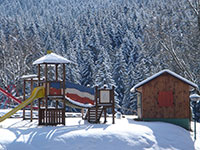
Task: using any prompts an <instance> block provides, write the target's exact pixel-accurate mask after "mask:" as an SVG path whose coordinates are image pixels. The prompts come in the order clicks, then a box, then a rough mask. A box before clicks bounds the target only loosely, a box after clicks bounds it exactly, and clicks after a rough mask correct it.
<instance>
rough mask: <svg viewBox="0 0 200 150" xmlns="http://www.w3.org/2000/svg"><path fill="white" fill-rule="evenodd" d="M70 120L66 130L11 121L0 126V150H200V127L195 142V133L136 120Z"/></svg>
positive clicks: (27, 122)
mask: <svg viewBox="0 0 200 150" xmlns="http://www.w3.org/2000/svg"><path fill="white" fill-rule="evenodd" d="M4 112H5V111H2V110H1V112H0V116H1V114H3V113H4ZM68 116H72V117H69V118H66V126H56V127H55V126H53V127H52V126H47V127H45V126H37V120H33V122H30V121H29V120H22V119H21V118H9V119H7V120H5V121H3V122H1V123H0V149H4V150H6V149H7V150H22V149H28V150H44V149H48V150H52V149H58V150H107V149H108V150H194V149H196V150H198V149H199V150H200V123H198V124H197V130H198V131H197V140H196V142H194V140H193V132H189V131H187V130H185V129H183V128H181V127H178V126H175V125H172V124H168V123H162V122H142V121H134V120H133V116H126V117H125V118H122V119H116V123H115V124H112V123H111V120H112V119H111V118H108V122H107V123H106V124H90V123H88V122H87V121H84V120H82V119H81V118H80V117H74V116H79V115H77V114H74V115H68ZM102 121H103V118H102ZM192 126H193V125H192Z"/></svg>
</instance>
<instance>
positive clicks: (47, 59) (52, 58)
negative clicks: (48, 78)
mask: <svg viewBox="0 0 200 150" xmlns="http://www.w3.org/2000/svg"><path fill="white" fill-rule="evenodd" d="M37 64H74V63H73V62H71V61H70V60H68V59H66V58H64V57H62V56H59V55H57V54H55V53H50V54H47V55H45V56H43V57H41V58H39V59H37V60H36V61H34V62H33V65H37Z"/></svg>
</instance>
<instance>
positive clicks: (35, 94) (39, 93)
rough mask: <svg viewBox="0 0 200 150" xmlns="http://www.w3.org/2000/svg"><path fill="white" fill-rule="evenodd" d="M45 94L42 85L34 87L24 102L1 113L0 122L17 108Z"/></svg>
mask: <svg viewBox="0 0 200 150" xmlns="http://www.w3.org/2000/svg"><path fill="white" fill-rule="evenodd" d="M44 95H45V90H44V87H43V86H40V87H36V88H35V89H34V90H33V92H32V94H31V96H30V97H29V98H28V99H26V100H25V101H24V102H22V103H21V104H20V105H18V106H17V107H15V108H14V109H12V110H11V111H9V112H8V113H6V114H5V115H3V116H2V117H1V118H0V122H2V121H4V120H5V119H7V118H9V117H10V116H12V115H13V114H14V113H16V112H17V111H18V110H20V109H22V108H24V107H26V106H27V105H28V104H30V103H31V102H32V101H34V100H35V99H37V98H42V97H44Z"/></svg>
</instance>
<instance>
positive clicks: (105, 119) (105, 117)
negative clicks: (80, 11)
mask: <svg viewBox="0 0 200 150" xmlns="http://www.w3.org/2000/svg"><path fill="white" fill-rule="evenodd" d="M106 113H107V109H106V107H104V123H106V122H107V115H106Z"/></svg>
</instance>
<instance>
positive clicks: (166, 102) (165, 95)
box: [158, 91, 173, 107]
mask: <svg viewBox="0 0 200 150" xmlns="http://www.w3.org/2000/svg"><path fill="white" fill-rule="evenodd" d="M158 104H159V106H161V107H163V106H164V107H170V106H173V92H172V91H162V92H159V94H158Z"/></svg>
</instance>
